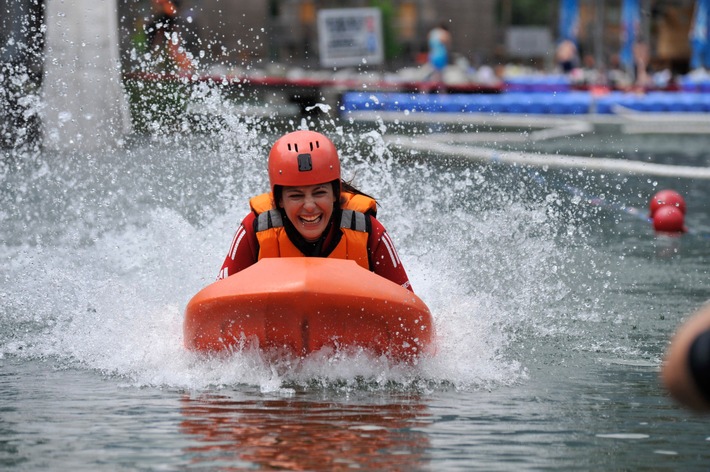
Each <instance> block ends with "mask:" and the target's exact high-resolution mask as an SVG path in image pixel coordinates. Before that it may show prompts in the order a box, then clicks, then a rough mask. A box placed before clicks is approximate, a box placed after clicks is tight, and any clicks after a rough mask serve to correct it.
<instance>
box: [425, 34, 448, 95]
mask: <svg viewBox="0 0 710 472" xmlns="http://www.w3.org/2000/svg"><path fill="white" fill-rule="evenodd" d="M427 41H428V44H429V55H428V60H429V65H430V66H431V67H432V69H433V70H432V71H431V73H429V75H427V77H426V79H425V80H434V81H437V82H441V81H442V80H443V78H444V75H443V71H444V68H445V67H446V66H447V65H448V63H449V49H450V48H451V33H449V29H448V27H447V26H446V24H445V23H444V22H442V23H439V25H438V26H436V27H435V28H434V29H432V30H431V31H430V32H429V35H428V38H427Z"/></svg>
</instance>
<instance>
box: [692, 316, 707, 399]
mask: <svg viewBox="0 0 710 472" xmlns="http://www.w3.org/2000/svg"><path fill="white" fill-rule="evenodd" d="M688 366H689V367H690V372H691V374H692V376H693V380H694V381H695V384H696V386H697V387H698V390H699V391H700V393H701V394H702V395H703V398H704V399H705V400H706V401H708V402H710V329H708V330H706V331H703V332H702V333H701V334H700V335H699V336H698V337H696V338H695V341H693V344H691V345H690V350H689V352H688Z"/></svg>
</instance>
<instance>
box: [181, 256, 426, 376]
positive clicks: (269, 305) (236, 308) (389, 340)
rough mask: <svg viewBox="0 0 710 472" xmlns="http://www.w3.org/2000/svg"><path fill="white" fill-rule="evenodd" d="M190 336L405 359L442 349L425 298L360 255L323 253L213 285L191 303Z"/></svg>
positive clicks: (226, 344)
mask: <svg viewBox="0 0 710 472" xmlns="http://www.w3.org/2000/svg"><path fill="white" fill-rule="evenodd" d="M184 335H185V346H186V347H187V348H188V349H190V350H194V351H201V352H214V351H224V350H240V349H244V348H247V347H250V346H258V347H259V348H260V349H262V350H263V351H264V352H276V353H279V355H282V354H288V355H294V356H304V355H307V354H310V353H312V352H316V351H319V350H320V349H322V348H333V349H340V350H343V349H350V348H362V349H365V350H367V351H369V352H371V353H372V354H375V355H383V354H384V355H386V356H387V357H389V358H390V359H392V360H395V361H405V362H411V361H413V360H415V359H416V358H418V357H419V356H421V355H426V354H432V353H433V352H434V324H433V320H432V316H431V312H430V311H429V308H428V307H427V306H426V304H424V302H423V301H422V300H421V299H420V298H419V297H418V296H416V295H415V294H414V293H412V292H410V291H409V290H407V289H405V288H403V287H401V286H400V285H397V284H395V283H393V282H391V281H389V280H387V279H385V278H383V277H380V276H379V275H376V274H374V273H372V272H370V271H368V270H366V269H363V268H362V267H360V266H359V265H357V264H356V263H355V262H354V261H348V260H341V259H326V258H315V257H313V258H307V257H292V258H269V259H263V260H261V261H259V262H257V263H256V264H254V265H253V266H251V267H249V268H247V269H245V270H243V271H241V272H238V273H237V274H234V275H232V276H230V277H228V278H226V279H223V280H219V281H217V282H215V283H213V284H211V285H209V286H207V287H205V288H204V289H202V290H201V291H200V292H198V293H197V294H196V295H195V296H194V297H193V298H192V300H190V302H189V303H188V305H187V308H186V310H185V323H184Z"/></svg>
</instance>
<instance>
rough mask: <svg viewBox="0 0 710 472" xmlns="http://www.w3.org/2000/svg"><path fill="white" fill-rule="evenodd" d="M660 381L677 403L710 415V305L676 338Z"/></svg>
mask: <svg viewBox="0 0 710 472" xmlns="http://www.w3.org/2000/svg"><path fill="white" fill-rule="evenodd" d="M661 379H662V381H663V384H664V385H665V387H666V389H668V391H669V392H670V394H671V396H672V397H673V398H674V399H675V400H676V401H678V402H679V403H681V404H682V405H684V406H686V407H688V408H690V409H692V410H695V411H697V412H704V413H708V412H710V303H706V304H705V305H704V306H703V307H701V308H700V310H698V312H697V313H695V314H694V315H693V316H692V317H691V318H690V319H689V320H688V321H686V322H685V323H683V324H682V325H681V326H680V328H679V329H678V331H677V332H676V333H675V335H674V336H673V338H672V340H671V344H670V346H669V347H668V350H667V351H666V355H665V359H664V363H663V366H662V367H661Z"/></svg>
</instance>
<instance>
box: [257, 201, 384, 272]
mask: <svg viewBox="0 0 710 472" xmlns="http://www.w3.org/2000/svg"><path fill="white" fill-rule="evenodd" d="M249 205H250V206H251V209H252V211H254V213H256V215H257V217H256V239H257V240H258V241H259V256H258V258H259V260H261V259H264V258H265V257H305V256H304V254H303V253H302V252H301V251H300V250H299V249H298V248H297V247H296V245H295V244H293V243H292V242H291V240H290V239H289V237H288V235H287V234H286V229H285V228H284V225H283V220H282V219H281V212H280V211H279V210H278V209H277V208H276V206H275V205H274V200H273V196H272V194H271V193H263V194H261V195H257V196H256V197H253V198H252V199H251V200H249ZM340 207H341V209H342V216H341V218H340V230H341V231H342V233H343V236H342V237H341V238H340V242H339V243H338V245H337V246H335V249H333V251H332V252H331V253H330V254H328V256H327V257H332V258H336V259H349V260H353V261H355V262H357V263H358V264H359V265H360V266H362V267H364V268H365V269H368V270H369V269H370V263H369V258H368V256H367V239H368V237H369V233H368V232H367V226H368V225H367V216H366V214H365V213H370V214H373V215H374V214H375V213H376V211H377V202H376V201H375V200H373V199H372V198H370V197H366V196H364V195H355V194H352V193H350V192H342V193H341V195H340Z"/></svg>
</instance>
